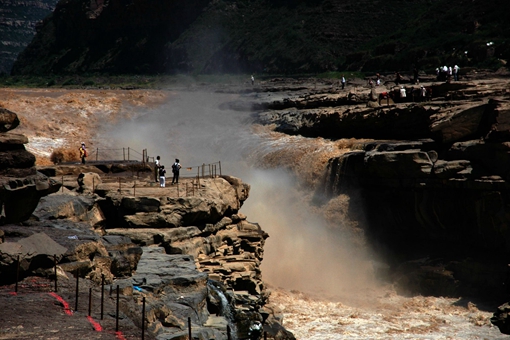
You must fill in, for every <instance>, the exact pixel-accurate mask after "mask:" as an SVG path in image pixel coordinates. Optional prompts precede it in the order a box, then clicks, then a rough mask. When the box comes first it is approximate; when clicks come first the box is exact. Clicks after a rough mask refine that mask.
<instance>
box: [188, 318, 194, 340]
mask: <svg viewBox="0 0 510 340" xmlns="http://www.w3.org/2000/svg"><path fill="white" fill-rule="evenodd" d="M188 335H189V340H193V338H192V337H191V318H190V317H188Z"/></svg>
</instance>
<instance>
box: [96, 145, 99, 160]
mask: <svg viewBox="0 0 510 340" xmlns="http://www.w3.org/2000/svg"><path fill="white" fill-rule="evenodd" d="M98 157H99V148H96V161H97V159H98Z"/></svg>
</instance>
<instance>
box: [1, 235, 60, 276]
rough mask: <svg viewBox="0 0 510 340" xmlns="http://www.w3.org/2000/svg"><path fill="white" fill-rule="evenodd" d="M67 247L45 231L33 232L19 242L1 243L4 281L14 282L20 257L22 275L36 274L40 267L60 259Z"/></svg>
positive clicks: (53, 263)
mask: <svg viewBox="0 0 510 340" xmlns="http://www.w3.org/2000/svg"><path fill="white" fill-rule="evenodd" d="M66 252H67V249H66V248H64V247H62V246H61V245H60V244H58V243H57V242H55V241H53V239H51V238H50V237H49V236H48V235H46V234H45V233H37V234H33V235H31V236H29V237H26V238H22V239H21V240H19V241H18V242H4V243H1V244H0V272H2V277H1V278H0V280H1V281H2V282H3V283H6V282H9V283H10V282H14V281H15V279H16V267H17V261H18V258H19V261H20V274H19V275H20V277H25V276H27V275H30V274H35V273H36V270H38V269H40V268H51V267H53V266H54V265H55V261H57V263H58V261H60V259H61V258H62V257H63V255H64V254H65V253H66Z"/></svg>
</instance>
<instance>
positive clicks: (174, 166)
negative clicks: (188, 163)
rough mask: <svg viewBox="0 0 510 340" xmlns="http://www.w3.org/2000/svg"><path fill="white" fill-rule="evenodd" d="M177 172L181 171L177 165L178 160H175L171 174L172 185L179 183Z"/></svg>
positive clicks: (179, 165) (178, 164)
mask: <svg viewBox="0 0 510 340" xmlns="http://www.w3.org/2000/svg"><path fill="white" fill-rule="evenodd" d="M179 170H181V164H180V163H179V159H177V158H176V159H175V163H174V164H172V172H173V173H174V177H173V178H172V184H174V183H179Z"/></svg>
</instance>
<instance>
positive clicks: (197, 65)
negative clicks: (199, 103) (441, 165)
mask: <svg viewBox="0 0 510 340" xmlns="http://www.w3.org/2000/svg"><path fill="white" fill-rule="evenodd" d="M508 3H510V2H505V1H503V0H495V1H491V3H490V4H488V5H485V6H484V7H483V10H481V8H482V7H481V6H482V4H484V3H482V2H481V1H479V0H469V1H467V0H453V1H448V2H446V1H443V0H437V1H430V0H414V1H402V0H386V1H378V0H323V1H317V2H316V1H310V0H302V1H289V0H253V1H250V0H240V1H226V0H215V1H210V0H193V1H186V2H185V1H172V2H169V1H162V0H130V1H125V0H124V1H122V0H102V1H97V2H90V1H86V0H65V1H60V3H59V4H58V6H57V8H56V10H55V12H54V13H53V15H52V16H51V17H49V18H47V19H46V20H45V21H44V23H43V25H42V26H41V28H40V30H39V32H38V34H37V35H36V38H35V39H34V41H33V42H32V43H31V44H30V46H29V47H28V48H27V49H26V50H25V51H24V52H23V53H22V54H21V55H20V56H19V58H18V60H17V62H16V64H15V65H14V67H13V72H12V73H13V74H48V73H85V72H109V73H176V72H190V73H216V72H227V73H236V72H258V73H260V72H268V73H288V74H293V73H313V72H323V71H334V70H345V69H348V70H362V71H373V70H378V71H383V70H388V71H394V70H396V69H400V70H403V69H405V70H408V69H410V68H411V67H412V65H414V64H418V65H419V66H420V67H432V66H433V67H437V66H439V64H443V63H446V62H458V63H459V64H461V65H462V66H466V65H468V64H483V63H486V64H488V65H489V66H494V67H496V66H499V65H498V64H497V63H495V62H494V60H497V59H498V58H501V59H506V58H508V47H507V46H508V44H510V40H509V41H506V40H508V39H506V38H505V36H506V37H508V32H509V31H508V29H507V28H503V27H502V26H503V23H504V20H505V19H502V17H503V16H501V15H500V13H502V12H501V10H503V9H504V8H507V7H509V4H508ZM443 7H444V8H445V10H441V11H439V10H438V9H441V8H443ZM470 25H471V26H473V25H474V26H475V28H474V29H469V27H470ZM446 38H447V39H446ZM488 39H489V40H490V41H494V42H495V45H494V46H496V51H495V52H494V53H492V52H489V51H487V46H485V48H484V45H483V44H485V43H486V41H489V40H488ZM505 39H506V40H505ZM482 42H483V44H482ZM452 46H455V47H456V51H464V49H465V48H468V47H469V48H470V50H471V53H473V55H471V54H468V55H467V56H466V55H462V54H459V52H456V53H454V56H453V57H452V56H451V54H452V53H451V52H450V51H451V49H452V48H453V47H452ZM471 47H472V48H471ZM482 52H484V53H485V54H484V57H483V58H481V57H479V55H481V54H482ZM474 56H476V58H474Z"/></svg>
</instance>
